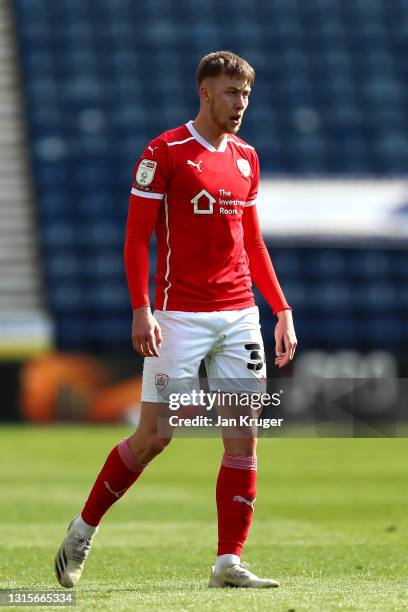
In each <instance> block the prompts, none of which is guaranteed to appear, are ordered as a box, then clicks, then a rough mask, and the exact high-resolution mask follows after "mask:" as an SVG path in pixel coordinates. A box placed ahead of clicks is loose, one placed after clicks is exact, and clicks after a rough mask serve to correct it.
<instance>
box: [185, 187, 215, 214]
mask: <svg viewBox="0 0 408 612" xmlns="http://www.w3.org/2000/svg"><path fill="white" fill-rule="evenodd" d="M200 200H201V202H200ZM214 202H215V198H213V197H212V195H211V194H209V193H208V191H206V190H205V189H202V190H201V191H200V193H197V195H196V196H194V198H193V199H192V200H191V203H192V204H194V213H195V214H196V215H212V214H213V213H214Z"/></svg>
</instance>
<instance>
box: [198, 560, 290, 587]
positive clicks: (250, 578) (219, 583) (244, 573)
mask: <svg viewBox="0 0 408 612" xmlns="http://www.w3.org/2000/svg"><path fill="white" fill-rule="evenodd" d="M214 570H215V566H213V567H212V568H211V577H210V582H209V583H208V586H209V587H210V588H215V589H217V588H218V589H222V588H224V587H245V588H252V589H267V588H276V587H278V586H279V582H276V580H272V579H271V578H258V576H255V574H253V573H252V572H250V571H249V569H248V568H247V566H246V564H245V563H233V564H230V565H224V566H222V567H221V568H220V570H219V571H218V572H217V573H215V571H214Z"/></svg>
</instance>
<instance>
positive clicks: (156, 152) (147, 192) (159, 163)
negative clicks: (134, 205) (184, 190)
mask: <svg viewBox="0 0 408 612" xmlns="http://www.w3.org/2000/svg"><path fill="white" fill-rule="evenodd" d="M169 170H170V168H169V153H168V147H167V145H166V142H165V141H164V140H162V139H161V138H156V139H155V140H152V141H151V142H150V143H149V144H148V145H147V147H146V148H145V150H144V151H143V153H142V155H141V156H140V158H139V159H138V160H137V162H136V165H135V168H134V171H133V184H132V191H131V193H132V194H133V195H135V196H140V197H142V198H147V199H152V200H162V199H163V198H164V194H165V193H166V190H167V183H168V180H169Z"/></svg>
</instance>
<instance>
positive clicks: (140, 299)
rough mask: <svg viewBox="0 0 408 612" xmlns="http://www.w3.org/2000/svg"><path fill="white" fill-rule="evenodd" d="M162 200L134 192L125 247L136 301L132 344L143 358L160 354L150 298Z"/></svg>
mask: <svg viewBox="0 0 408 612" xmlns="http://www.w3.org/2000/svg"><path fill="white" fill-rule="evenodd" d="M160 205H161V200H149V199H147V198H145V197H140V196H136V195H134V194H131V196H130V201H129V212H128V220H127V226H126V239H125V247H124V255H125V268H126V278H127V283H128V287H129V293H130V297H131V302H132V310H133V322H132V343H133V347H134V348H135V350H136V351H137V352H138V353H140V355H142V356H143V357H153V356H156V357H157V356H158V355H159V352H158V349H159V348H160V344H161V331H160V327H159V324H158V323H157V321H156V319H155V318H154V316H153V315H152V312H151V309H150V300H149V243H150V239H151V236H152V233H153V230H154V226H155V224H156V218H157V214H158V211H159V208H160Z"/></svg>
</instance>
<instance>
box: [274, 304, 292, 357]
mask: <svg viewBox="0 0 408 612" xmlns="http://www.w3.org/2000/svg"><path fill="white" fill-rule="evenodd" d="M275 343H276V344H275V353H276V359H275V365H276V366H278V368H283V367H284V366H285V365H287V364H288V363H289V361H292V359H293V357H294V356H295V351H296V346H297V339H296V334H295V327H294V325H293V319H292V311H291V310H281V311H280V312H278V322H277V324H276V327H275Z"/></svg>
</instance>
